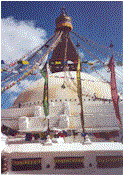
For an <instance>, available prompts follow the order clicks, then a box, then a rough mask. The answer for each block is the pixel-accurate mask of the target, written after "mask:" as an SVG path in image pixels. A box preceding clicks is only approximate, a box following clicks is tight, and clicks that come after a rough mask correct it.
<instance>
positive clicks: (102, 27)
mask: <svg viewBox="0 0 125 177" xmlns="http://www.w3.org/2000/svg"><path fill="white" fill-rule="evenodd" d="M62 6H65V7H66V11H67V13H68V15H69V16H71V17H72V22H73V28H74V29H73V31H74V32H78V33H79V34H80V35H82V36H87V37H89V38H91V39H93V40H94V41H97V42H98V43H101V44H103V45H106V46H109V44H110V42H111V41H112V42H113V44H114V50H116V51H118V52H122V38H123V7H122V6H123V2H120V1H13V2H12V1H3V2H1V18H7V17H10V16H11V17H14V19H17V20H19V21H22V20H23V21H25V20H28V21H34V22H35V26H36V27H39V28H43V29H45V31H46V32H47V38H49V37H50V36H51V35H52V34H53V33H54V30H55V19H56V18H57V17H58V16H59V14H60V9H61V8H62Z"/></svg>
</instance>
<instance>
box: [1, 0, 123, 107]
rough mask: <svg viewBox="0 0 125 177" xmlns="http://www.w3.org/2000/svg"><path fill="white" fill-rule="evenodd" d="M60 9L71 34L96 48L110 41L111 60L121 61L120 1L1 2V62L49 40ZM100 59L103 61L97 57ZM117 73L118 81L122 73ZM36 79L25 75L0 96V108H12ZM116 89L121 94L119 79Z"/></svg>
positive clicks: (121, 7) (121, 25) (121, 18)
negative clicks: (68, 23) (15, 101)
mask: <svg viewBox="0 0 125 177" xmlns="http://www.w3.org/2000/svg"><path fill="white" fill-rule="evenodd" d="M62 6H64V7H65V8H66V11H67V14H68V15H69V16H71V18H72V24H73V31H74V32H78V33H79V34H80V35H81V36H84V37H87V38H89V39H91V40H93V41H94V42H97V43H98V44H99V45H104V46H109V45H110V43H111V41H112V43H113V44H114V56H115V60H120V61H121V60H123V55H122V52H123V2H120V1H45V2H44V1H2V2H1V19H2V35H1V38H2V48H1V50H2V59H4V60H5V61H7V62H8V61H9V62H12V61H14V60H16V59H19V58H21V57H22V55H24V54H25V53H27V52H28V51H29V50H30V49H33V48H35V47H36V46H38V45H40V44H41V45H42V44H43V43H44V42H45V40H46V39H49V38H50V37H51V36H52V35H53V34H54V31H55V19H56V18H57V17H58V16H59V15H60V11H61V8H62ZM74 42H75V41H74ZM102 50H103V48H102ZM82 52H83V54H84V55H85V56H86V57H87V55H86V54H85V53H84V51H82ZM100 59H102V60H106V58H102V56H101V55H100ZM118 72H119V74H120V75H121V78H122V70H121V69H120V70H118ZM104 73H105V71H104ZM37 77H38V76H37ZM108 77H109V76H108ZM39 78H40V76H39V77H38V78H36V77H35V76H32V77H31V76H28V78H27V79H25V80H24V81H22V82H20V83H18V84H16V85H15V86H13V87H12V88H11V89H9V90H7V91H6V92H5V93H4V94H2V98H1V100H2V108H4V109H5V108H9V107H10V106H12V103H13V102H14V100H15V99H16V98H17V96H18V95H19V94H20V93H21V92H22V91H23V90H24V89H25V88H26V87H27V86H29V85H30V84H31V82H33V81H34V80H37V79H39ZM119 81H120V79H119ZM119 86H120V87H119V88H120V91H122V79H121V82H119Z"/></svg>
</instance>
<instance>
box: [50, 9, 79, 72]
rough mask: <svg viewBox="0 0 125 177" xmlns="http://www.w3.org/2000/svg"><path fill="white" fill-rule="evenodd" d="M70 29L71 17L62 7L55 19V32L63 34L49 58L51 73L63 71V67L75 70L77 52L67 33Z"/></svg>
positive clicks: (71, 27)
mask: <svg viewBox="0 0 125 177" xmlns="http://www.w3.org/2000/svg"><path fill="white" fill-rule="evenodd" d="M72 29H73V26H72V20H71V17H69V16H68V15H67V14H66V12H65V8H62V12H61V14H60V16H59V17H57V19H56V29H55V33H57V32H59V31H60V32H61V31H63V35H62V37H61V41H60V42H59V43H58V45H57V46H56V47H55V49H54V51H53V53H52V57H51V59H50V60H49V65H50V70H51V72H52V73H55V72H61V71H64V70H65V67H67V68H68V70H69V71H76V70H77V69H76V68H77V63H78V54H77V52H76V49H75V46H74V45H73V42H72V40H71V38H70V35H69V33H70V31H72Z"/></svg>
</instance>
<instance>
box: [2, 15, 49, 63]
mask: <svg viewBox="0 0 125 177" xmlns="http://www.w3.org/2000/svg"><path fill="white" fill-rule="evenodd" d="M45 39H46V31H45V30H44V29H41V28H36V27H35V23H34V22H33V21H17V20H15V19H14V18H13V17H8V18H6V19H2V20H1V51H2V52H1V58H2V60H4V61H6V62H7V63H11V62H13V61H15V60H16V59H20V58H21V57H22V56H23V55H24V54H25V53H27V52H29V51H30V50H31V49H34V48H35V47H37V46H39V45H40V44H43V43H44V42H45Z"/></svg>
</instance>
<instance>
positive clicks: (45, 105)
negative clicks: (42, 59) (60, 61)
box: [40, 63, 49, 117]
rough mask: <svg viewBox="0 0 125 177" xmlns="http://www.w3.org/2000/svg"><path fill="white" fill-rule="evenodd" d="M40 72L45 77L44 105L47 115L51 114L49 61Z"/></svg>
mask: <svg viewBox="0 0 125 177" xmlns="http://www.w3.org/2000/svg"><path fill="white" fill-rule="evenodd" d="M40 73H41V74H42V76H43V77H44V79H45V83H44V94H43V107H44V114H45V116H46V117H47V116H48V115H49V102H48V71H47V63H46V64H45V66H44V68H43V69H42V70H41V71H40Z"/></svg>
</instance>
